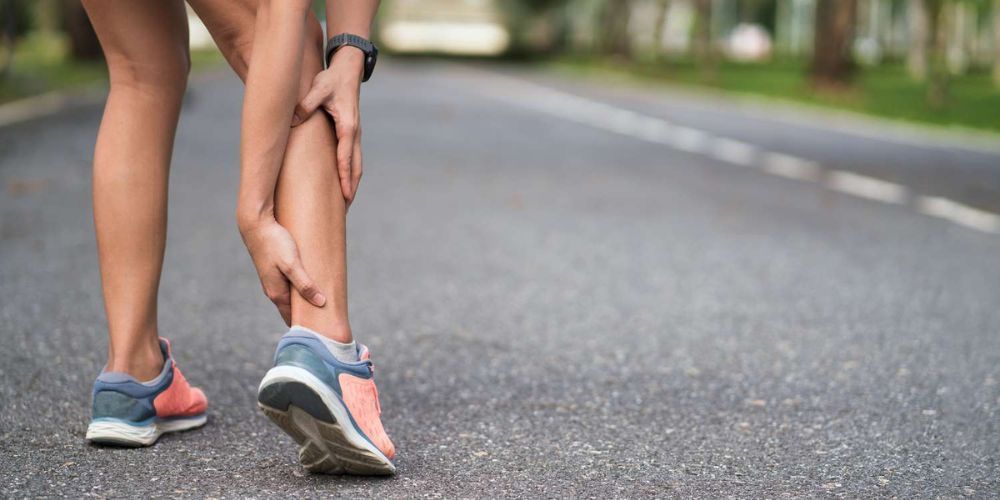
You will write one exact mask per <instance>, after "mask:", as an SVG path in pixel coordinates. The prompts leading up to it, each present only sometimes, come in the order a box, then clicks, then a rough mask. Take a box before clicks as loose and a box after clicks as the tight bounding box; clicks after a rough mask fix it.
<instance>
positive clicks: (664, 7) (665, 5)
mask: <svg viewBox="0 0 1000 500" xmlns="http://www.w3.org/2000/svg"><path fill="white" fill-rule="evenodd" d="M997 1H998V2H1000V0H997ZM669 10H670V0H660V4H659V9H658V10H657V12H656V27H655V28H654V29H653V53H654V54H655V56H656V59H657V60H658V61H662V60H663V59H665V57H664V50H663V35H664V33H665V32H666V31H667V26H666V24H667V12H668V11H669Z"/></svg>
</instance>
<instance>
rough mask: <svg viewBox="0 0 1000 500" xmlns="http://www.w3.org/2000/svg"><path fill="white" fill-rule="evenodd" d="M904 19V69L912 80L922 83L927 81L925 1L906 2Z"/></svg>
mask: <svg viewBox="0 0 1000 500" xmlns="http://www.w3.org/2000/svg"><path fill="white" fill-rule="evenodd" d="M906 17H907V42H908V48H907V53H906V69H907V71H908V72H909V73H910V76H911V77H912V78H913V79H914V80H917V81H921V82H922V81H924V80H926V79H927V47H928V45H930V31H929V27H928V25H927V5H926V3H925V0H907V4H906Z"/></svg>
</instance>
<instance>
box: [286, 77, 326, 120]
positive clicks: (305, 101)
mask: <svg viewBox="0 0 1000 500" xmlns="http://www.w3.org/2000/svg"><path fill="white" fill-rule="evenodd" d="M325 98H326V96H325V95H324V93H323V91H322V90H320V89H319V88H318V87H316V86H315V85H314V86H313V87H312V88H311V89H309V92H307V93H306V96H305V97H303V98H302V100H301V101H299V103H298V104H296V105H295V114H294V115H293V116H292V126H293V127H294V126H296V125H299V124H301V123H302V122H304V121H306V120H308V119H309V117H310V116H312V114H313V113H315V112H316V108H318V107H319V105H320V104H322V103H323V99H325Z"/></svg>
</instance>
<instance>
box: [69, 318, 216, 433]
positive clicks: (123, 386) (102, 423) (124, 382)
mask: <svg viewBox="0 0 1000 500" xmlns="http://www.w3.org/2000/svg"><path fill="white" fill-rule="evenodd" d="M160 349H161V350H162V351H163V359H164V363H163V370H162V371H161V372H160V375H159V376H158V377H156V379H154V380H153V381H151V382H139V381H138V380H136V379H135V378H133V377H131V376H129V375H128V374H126V373H118V372H102V373H101V374H100V375H99V376H98V377H97V381H95V382H94V390H93V394H92V395H93V418H92V419H91V421H90V426H89V427H87V440H88V441H90V442H92V443H98V444H112V445H117V446H149V445H151V444H153V443H155V442H156V440H157V439H159V437H160V435H162V434H164V433H167V432H178V431H184V430H188V429H194V428H196V427H201V426H202V425H205V421H206V419H207V417H206V416H205V410H206V409H207V408H208V399H207V398H205V393H203V392H202V391H201V389H198V388H197V387H191V386H190V385H189V384H188V382H187V380H186V379H185V378H184V375H183V374H182V373H181V371H180V369H178V368H177V364H176V363H174V359H173V356H171V353H170V342H169V341H167V339H164V338H161V339H160Z"/></svg>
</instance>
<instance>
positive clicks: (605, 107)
mask: <svg viewBox="0 0 1000 500" xmlns="http://www.w3.org/2000/svg"><path fill="white" fill-rule="evenodd" d="M489 79H490V83H491V84H492V88H493V89H494V91H493V92H490V94H489V95H490V96H492V97H495V98H499V99H502V100H504V101H507V102H509V103H512V104H516V105H519V106H522V107H525V108H528V109H531V110H534V111H539V112H543V113H547V114H550V115H553V116H556V117H559V118H563V119H566V120H570V121H573V122H577V123H581V124H585V125H589V126H592V127H596V128H599V129H603V130H608V131H611V132H615V133H618V134H622V135H626V136H629V137H634V138H637V139H641V140H645V141H649V142H653V143H657V144H663V145H666V146H669V147H672V148H674V149H677V150H680V151H685V152H688V153H695V154H705V155H708V156H711V157H712V158H714V159H716V160H720V161H723V162H726V163H733V164H736V165H744V166H752V165H759V166H760V169H761V171H762V172H765V173H768V174H772V175H776V176H780V177H785V178H789V179H796V180H800V181H806V182H819V181H820V180H821V179H822V176H823V167H822V166H820V165H819V164H818V163H816V162H814V161H811V160H807V159H804V158H799V157H797V156H792V155H787V154H783V153H777V152H774V151H766V150H761V149H759V148H758V147H757V146H755V145H753V144H749V143H746V142H743V141H738V140H735V139H730V138H727V137H720V136H715V135H713V134H711V133H708V132H705V131H703V130H698V129H694V128H690V127H684V126H681V125H676V124H673V123H670V122H669V121H667V120H663V119H660V118H656V117H653V116H646V115H643V114H640V113H637V112H635V111H632V110H628V109H624V108H618V107H615V106H612V105H610V104H606V103H603V102H598V101H593V100H590V99H587V98H585V97H580V96H577V95H574V94H569V93H566V92H563V91H560V90H556V89H553V88H549V87H545V86H543V85H538V84H536V83H534V82H530V81H526V80H521V79H518V78H512V77H508V76H504V75H498V74H494V73H489ZM496 90H500V92H496ZM825 186H826V187H827V188H828V189H831V190H834V191H838V192H841V193H845V194H849V195H852V196H857V197H860V198H865V199H869V200H876V201H880V202H883V203H890V204H894V205H905V204H906V202H907V201H908V200H909V198H910V190H909V188H907V187H906V186H902V185H900V184H896V183H893V182H889V181H885V180H882V179H876V178H874V177H869V176H867V175H862V174H857V173H853V172H847V171H843V170H833V171H831V172H830V173H829V176H828V177H827V179H826V183H825ZM917 210H919V211H920V212H921V213H923V214H926V215H930V216H932V217H938V218H942V219H946V220H949V221H952V222H954V223H956V224H960V225H962V226H965V227H968V228H971V229H976V230H979V231H983V232H988V233H1000V215H997V214H993V213H990V212H986V211H984V210H979V209H975V208H972V207H969V206H967V205H963V204H961V203H957V202H954V201H952V200H948V199H945V198H937V197H932V196H921V197H920V198H919V199H918V200H917Z"/></svg>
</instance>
